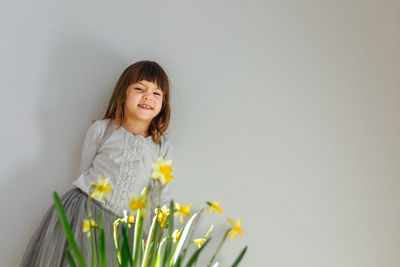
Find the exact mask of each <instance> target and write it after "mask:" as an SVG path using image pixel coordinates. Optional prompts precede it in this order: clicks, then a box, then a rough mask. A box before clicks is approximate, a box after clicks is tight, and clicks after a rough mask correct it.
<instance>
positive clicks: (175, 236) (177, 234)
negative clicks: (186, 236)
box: [172, 229, 182, 243]
mask: <svg viewBox="0 0 400 267" xmlns="http://www.w3.org/2000/svg"><path fill="white" fill-rule="evenodd" d="M181 233H182V232H181V231H179V230H178V229H175V231H174V232H172V241H173V242H174V243H176V241H178V239H179V237H181Z"/></svg>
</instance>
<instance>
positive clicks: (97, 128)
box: [79, 120, 105, 174]
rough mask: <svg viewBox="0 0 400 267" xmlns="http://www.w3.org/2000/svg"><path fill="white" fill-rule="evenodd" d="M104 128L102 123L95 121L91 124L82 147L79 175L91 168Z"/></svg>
mask: <svg viewBox="0 0 400 267" xmlns="http://www.w3.org/2000/svg"><path fill="white" fill-rule="evenodd" d="M104 128H105V127H104V122H103V121H101V120H97V121H95V122H94V123H92V125H90V127H89V129H88V130H87V132H86V136H85V140H84V141H83V146H82V157H81V165H80V168H79V173H80V174H82V173H84V172H86V171H87V170H88V169H89V168H90V167H91V166H92V162H93V159H94V157H95V156H96V153H97V150H98V149H99V146H100V140H101V137H102V136H103V133H104Z"/></svg>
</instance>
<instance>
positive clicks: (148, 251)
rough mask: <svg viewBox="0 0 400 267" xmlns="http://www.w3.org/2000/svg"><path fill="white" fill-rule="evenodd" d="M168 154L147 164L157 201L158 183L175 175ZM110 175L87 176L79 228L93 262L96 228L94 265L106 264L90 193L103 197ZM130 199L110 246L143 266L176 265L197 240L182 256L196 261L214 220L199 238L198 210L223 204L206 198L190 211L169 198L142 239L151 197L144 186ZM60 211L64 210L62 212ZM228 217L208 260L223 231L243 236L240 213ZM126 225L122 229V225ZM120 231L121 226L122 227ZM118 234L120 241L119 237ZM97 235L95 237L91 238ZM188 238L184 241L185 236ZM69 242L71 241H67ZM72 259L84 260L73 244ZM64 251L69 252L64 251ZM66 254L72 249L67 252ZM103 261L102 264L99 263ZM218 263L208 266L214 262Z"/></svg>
mask: <svg viewBox="0 0 400 267" xmlns="http://www.w3.org/2000/svg"><path fill="white" fill-rule="evenodd" d="M171 164H172V160H166V161H164V159H163V158H162V157H160V158H158V160H157V162H156V163H154V164H153V165H152V167H153V170H152V172H151V176H150V178H151V179H150V180H149V185H148V187H149V186H150V185H151V180H156V181H158V183H159V185H160V186H159V190H160V191H159V203H160V194H161V190H162V189H163V187H165V186H166V185H167V184H168V183H169V182H171V181H172V180H173V179H175V177H174V176H172V172H173V169H174V168H173V167H172V166H171ZM109 182H110V178H106V179H104V178H103V176H102V175H99V180H98V181H97V182H92V184H91V187H90V192H89V218H88V219H85V220H83V224H82V230H83V232H85V233H87V236H88V237H89V238H91V239H92V247H91V251H92V264H93V259H94V253H95V252H94V251H95V247H96V246H95V245H94V242H95V241H94V237H93V235H92V232H95V231H99V237H100V239H99V242H100V244H99V249H100V250H99V251H98V253H97V255H98V264H99V266H105V265H104V262H103V263H102V259H105V253H106V251H105V246H104V244H105V241H104V238H105V236H104V229H103V227H102V225H103V224H102V219H101V217H102V215H101V214H100V221H99V223H96V221H95V220H94V218H92V212H91V199H92V198H97V199H98V200H99V201H103V199H104V196H105V195H106V194H110V193H111V191H112V190H111V186H110V185H109ZM57 198H58V196H57V197H56V193H55V202H56V206H57V210H58V212H59V213H60V218H61V222H62V224H63V227H65V228H64V229H65V231H66V236H67V239H68V241H69V242H70V243H71V244H74V237H73V236H72V234H71V233H70V232H69V231H68V222H67V221H66V218H65V214H64V215H63V214H62V213H63V208H62V205H61V202H59V199H57ZM130 199H131V200H130V201H129V202H128V203H127V208H128V210H129V211H127V210H124V215H123V217H122V218H118V219H116V220H115V221H114V225H113V226H114V229H113V238H114V244H115V248H116V250H117V256H118V257H117V265H126V266H127V263H128V262H130V265H132V266H139V265H141V266H142V267H146V266H172V267H177V266H181V265H183V261H184V260H185V255H186V252H187V250H188V246H189V245H190V244H194V245H196V249H197V251H196V253H194V254H193V256H192V257H191V258H190V259H189V260H188V261H187V263H186V266H192V265H193V264H195V263H196V261H197V258H198V256H199V254H200V252H201V251H202V250H203V248H204V247H205V246H206V245H207V243H208V241H209V239H210V238H209V235H210V233H211V232H212V230H213V227H214V225H211V227H210V229H209V230H208V232H207V233H206V234H205V235H204V236H203V237H199V238H193V235H194V231H195V228H196V226H197V223H198V221H199V219H200V216H201V215H202V214H203V213H204V212H205V211H207V212H209V213H213V212H216V213H218V214H223V210H222V208H221V203H222V201H206V202H205V203H204V206H203V208H201V209H200V211H199V212H196V213H194V214H192V213H191V212H190V209H191V207H192V203H190V204H187V205H185V206H184V205H181V204H180V203H174V202H173V201H171V203H170V205H169V207H167V206H166V205H163V206H162V207H160V205H158V207H157V208H156V209H155V210H154V217H153V220H152V224H151V226H150V230H149V233H148V235H147V236H146V237H144V238H143V240H142V231H143V220H144V218H145V217H146V216H147V209H148V208H149V207H150V206H151V203H150V201H149V199H148V195H147V190H146V188H144V189H143V191H142V194H141V195H140V196H136V195H134V194H132V195H131V196H130ZM64 213H65V212H64ZM175 216H179V222H180V224H181V225H182V224H183V223H184V220H185V217H187V218H188V220H187V222H186V225H183V226H181V227H179V228H178V229H174V221H175V220H174V217H175ZM228 223H229V224H230V228H228V229H227V231H226V233H225V236H224V238H223V239H222V241H221V242H220V244H219V246H218V248H217V250H216V251H215V253H214V254H213V256H212V258H211V260H210V261H209V263H208V266H211V265H212V264H213V261H214V260H215V259H216V256H217V254H218V252H219V250H220V248H221V246H222V244H223V243H224V242H225V239H226V237H229V238H230V239H231V240H235V239H236V237H237V235H240V237H241V238H243V229H242V218H241V217H239V218H238V219H237V221H236V222H235V221H234V220H232V219H230V218H228ZM121 224H122V228H121V229H122V232H123V234H122V235H121V234H119V233H118V232H119V230H120V228H119V226H120V225H121ZM132 226H134V228H135V229H134V231H135V237H134V243H133V247H132V250H130V245H129V243H128V235H127V231H128V229H130V228H131V227H132ZM124 229H125V230H124ZM124 231H125V232H124ZM164 232H167V234H166V236H165V237H164ZM121 238H122V243H121ZM97 239H98V238H97V237H96V240H97ZM187 240H188V242H185V241H187ZM72 248H75V246H73V245H72ZM246 250H247V246H246V247H245V248H244V249H243V250H242V252H241V253H240V254H239V256H238V257H237V259H236V261H235V262H234V266H237V265H238V263H239V262H240V261H241V259H242V257H243V255H244V254H245V252H246ZM73 252H74V254H75V256H76V259H77V260H78V262H79V263H80V265H81V266H86V264H85V262H84V261H83V258H82V256H81V255H80V252H79V250H78V249H74V250H73ZM67 253H69V252H67ZM69 256H71V255H69ZM67 258H68V260H69V263H70V265H71V266H75V265H76V263H75V262H74V259H73V257H72V256H71V257H67ZM101 264H103V265H101ZM216 265H218V263H216V264H215V265H212V266H216Z"/></svg>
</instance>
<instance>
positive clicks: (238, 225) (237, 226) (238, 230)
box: [228, 216, 243, 240]
mask: <svg viewBox="0 0 400 267" xmlns="http://www.w3.org/2000/svg"><path fill="white" fill-rule="evenodd" d="M228 222H229V223H230V224H231V225H232V229H231V230H230V231H229V232H228V236H229V237H230V238H231V240H235V238H236V236H237V234H240V237H241V238H243V235H242V233H243V229H242V217H240V216H239V218H238V219H237V222H234V221H233V220H232V219H228Z"/></svg>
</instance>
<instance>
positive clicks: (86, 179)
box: [72, 119, 172, 216]
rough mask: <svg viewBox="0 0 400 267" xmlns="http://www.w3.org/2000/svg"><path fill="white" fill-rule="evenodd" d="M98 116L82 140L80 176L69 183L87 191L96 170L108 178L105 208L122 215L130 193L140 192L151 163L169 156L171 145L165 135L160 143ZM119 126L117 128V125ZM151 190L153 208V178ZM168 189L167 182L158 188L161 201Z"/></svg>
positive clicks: (164, 200)
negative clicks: (108, 192)
mask: <svg viewBox="0 0 400 267" xmlns="http://www.w3.org/2000/svg"><path fill="white" fill-rule="evenodd" d="M109 121H110V120H108V119H107V120H97V121H95V122H94V123H93V124H92V125H91V126H90V127H89V129H88V131H87V133H86V137H85V141H84V143H83V149H82V161H81V166H80V176H79V177H78V179H76V180H75V181H74V182H73V183H72V184H73V185H74V186H76V187H78V188H80V189H81V190H82V191H84V192H86V193H89V187H90V185H91V183H92V182H93V181H98V179H99V174H101V175H102V176H103V178H104V179H105V178H110V183H109V185H111V188H112V193H111V194H107V195H104V199H103V201H102V203H103V204H104V206H105V208H107V209H110V210H111V211H113V212H115V213H117V214H118V215H120V216H123V210H124V209H126V210H128V211H129V208H128V206H127V203H128V202H129V201H130V194H135V195H136V196H139V195H140V193H141V191H142V189H143V188H144V187H146V186H147V184H148V182H149V179H150V174H151V171H152V164H153V163H155V162H156V161H157V159H158V157H159V156H161V157H163V158H164V160H170V159H172V151H171V146H170V143H169V142H168V140H167V139H166V137H165V136H161V144H160V145H158V144H156V143H154V142H153V140H152V139H151V136H149V137H144V136H142V135H135V134H133V133H131V132H129V131H127V130H125V129H124V128H123V127H120V128H118V126H117V125H116V123H115V122H114V121H112V122H111V124H110V126H109V128H108V129H107V130H106V128H107V125H108V122H109ZM117 128H118V129H117ZM152 183H153V186H152V189H151V192H148V194H149V196H150V201H151V202H152V206H153V208H154V207H155V205H157V201H158V190H159V183H158V182H157V181H155V180H153V182H152ZM170 200H171V193H170V189H169V184H167V185H166V186H165V187H164V188H163V190H162V192H161V205H163V204H166V205H169V201H170Z"/></svg>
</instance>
